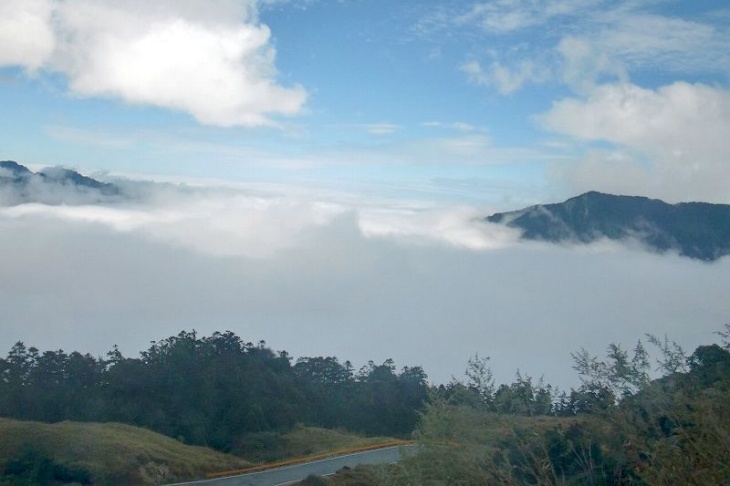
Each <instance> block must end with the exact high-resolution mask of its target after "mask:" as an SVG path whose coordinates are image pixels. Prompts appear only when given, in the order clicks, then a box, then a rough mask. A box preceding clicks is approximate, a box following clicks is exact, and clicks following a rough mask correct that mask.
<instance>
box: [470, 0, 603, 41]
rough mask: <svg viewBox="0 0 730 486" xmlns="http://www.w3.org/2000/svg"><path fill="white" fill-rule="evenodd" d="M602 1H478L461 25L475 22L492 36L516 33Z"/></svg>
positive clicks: (588, 7) (580, 10)
mask: <svg viewBox="0 0 730 486" xmlns="http://www.w3.org/2000/svg"><path fill="white" fill-rule="evenodd" d="M600 3H602V2H601V1H585V0H548V1H543V2H534V1H531V0H492V1H489V2H477V3H476V4H475V5H474V6H473V7H472V8H471V10H470V11H469V12H468V13H466V14H465V15H462V16H460V18H459V21H460V22H477V23H478V24H479V25H480V26H481V27H482V28H483V29H484V30H486V31H488V32H490V33H493V34H509V33H512V32H515V31H519V30H523V29H527V28H530V27H535V26H539V25H543V24H546V23H547V22H549V21H550V20H551V19H553V18H555V17H559V16H569V15H576V14H579V13H581V12H583V11H585V10H590V9H591V8H593V7H594V6H596V5H598V4H600Z"/></svg>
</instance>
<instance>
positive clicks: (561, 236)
mask: <svg viewBox="0 0 730 486" xmlns="http://www.w3.org/2000/svg"><path fill="white" fill-rule="evenodd" d="M486 221H488V222H490V223H497V224H504V225H506V226H509V227H512V228H517V229H521V230H522V239H526V240H539V241H547V242H552V243H559V242H577V243H591V242H593V241H596V240H598V239H601V238H608V239H611V240H625V239H634V240H638V241H640V242H641V243H643V244H645V245H646V246H647V247H649V248H651V249H653V250H655V251H657V252H660V253H664V252H666V251H670V250H674V251H677V252H678V253H679V254H680V255H682V256H685V257H689V258H694V259H698V260H703V261H708V262H710V261H715V260H718V259H720V258H722V257H723V256H726V255H728V254H730V205H727V204H713V203H706V202H682V203H676V204H669V203H666V202H664V201H662V200H660V199H650V198H648V197H644V196H622V195H614V194H606V193H601V192H598V191H589V192H586V193H584V194H581V195H579V196H575V197H572V198H570V199H567V200H566V201H564V202H562V203H553V204H538V205H534V206H530V207H527V208H524V209H521V210H517V211H510V212H505V213H495V214H493V215H491V216H488V217H487V218H486Z"/></svg>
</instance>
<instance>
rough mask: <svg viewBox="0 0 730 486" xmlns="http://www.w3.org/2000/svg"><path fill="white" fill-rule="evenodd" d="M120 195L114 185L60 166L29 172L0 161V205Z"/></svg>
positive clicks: (75, 201) (90, 201) (94, 200)
mask: <svg viewBox="0 0 730 486" xmlns="http://www.w3.org/2000/svg"><path fill="white" fill-rule="evenodd" d="M121 197H123V194H122V191H121V190H120V188H119V187H118V186H116V185H114V184H110V183H106V182H100V181H97V180H96V179H93V178H91V177H86V176H84V175H81V174H79V173H78V172H76V171H74V170H70V169H64V168H61V167H50V168H45V169H43V170H41V171H39V172H33V171H31V170H30V169H28V168H27V167H25V166H23V165H21V164H19V163H17V162H14V161H12V160H5V161H0V206H14V205H17V204H24V203H30V202H35V203H42V204H69V205H73V204H93V203H100V202H111V201H114V200H117V199H120V198H121Z"/></svg>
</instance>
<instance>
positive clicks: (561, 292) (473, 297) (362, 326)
mask: <svg viewBox="0 0 730 486" xmlns="http://www.w3.org/2000/svg"><path fill="white" fill-rule="evenodd" d="M148 190H149V191H150V193H149V194H148V198H147V200H146V202H144V203H137V204H136V205H134V206H132V205H128V206H126V207H119V206H114V207H98V206H82V207H75V208H73V207H62V206H55V207H51V206H43V205H23V206H17V207H14V208H5V209H2V210H0V251H1V252H2V254H3V258H2V259H1V260H0V275H2V276H3V278H2V279H0V295H2V298H3V322H4V324H3V333H2V335H1V336H0V349H5V350H8V349H9V348H10V346H12V344H13V343H14V342H15V341H16V340H23V341H25V342H26V344H28V345H35V346H37V347H40V348H41V349H58V348H63V349H65V350H67V351H70V350H81V351H90V352H92V353H99V354H103V353H105V352H106V351H108V350H109V349H110V348H111V347H112V345H113V344H118V345H119V346H120V347H121V350H122V351H123V352H124V353H125V354H127V355H132V356H133V355H135V354H136V352H137V351H139V350H142V349H145V348H146V347H147V346H148V345H149V341H151V340H157V339H161V338H164V337H167V336H170V335H173V334H176V333H177V332H178V331H180V330H181V329H193V328H195V329H196V330H197V331H198V332H200V333H204V334H207V333H211V332H213V331H215V330H225V329H230V330H232V331H234V332H236V333H238V334H239V335H241V336H242V337H243V338H244V339H246V340H251V341H254V342H255V341H258V340H260V339H265V340H266V341H267V342H268V343H269V344H270V345H271V346H273V347H274V348H275V349H285V350H287V351H289V352H290V353H292V354H293V355H294V356H318V355H322V356H329V355H336V356H338V357H340V358H341V359H350V360H352V361H353V362H354V363H355V365H356V366H359V365H361V364H364V363H365V362H366V361H367V360H369V359H373V360H375V361H376V362H379V361H383V360H385V359H387V358H393V359H395V360H396V363H397V364H398V365H399V366H401V365H422V366H424V367H425V369H426V371H427V372H428V373H429V375H430V377H431V379H432V380H433V381H434V382H435V383H440V382H445V381H448V380H449V379H450V377H451V376H452V375H460V374H461V372H462V371H463V369H464V366H465V362H466V360H467V359H468V357H469V356H471V355H473V354H474V353H475V352H479V354H480V355H484V356H486V355H489V356H491V357H492V364H493V366H494V369H495V373H496V375H497V379H498V380H501V381H511V380H512V378H513V376H514V371H515V369H516V368H518V367H519V368H520V369H521V370H522V371H523V372H526V373H529V374H531V375H534V376H540V375H543V374H544V375H545V377H546V379H547V380H548V381H549V382H553V383H558V384H560V385H563V386H566V385H571V384H573V385H574V384H576V382H577V379H576V377H575V376H574V372H573V371H572V369H571V368H570V365H571V362H570V352H572V351H575V350H576V349H577V348H579V347H581V346H584V347H586V348H587V349H588V350H590V351H591V352H593V353H596V354H600V353H602V352H603V351H604V350H605V347H606V346H607V344H608V343H609V342H612V341H622V342H624V343H626V344H631V342H632V341H634V340H635V339H637V338H639V337H641V335H642V333H643V332H652V333H655V334H658V335H662V334H663V333H665V332H666V333H668V334H669V336H670V337H671V338H674V339H677V340H678V341H679V342H681V343H682V344H683V345H685V346H687V347H688V348H689V349H692V347H693V346H696V345H697V344H699V343H702V342H707V341H710V340H712V334H711V333H712V331H714V330H716V329H718V328H719V327H721V326H722V323H723V322H725V320H726V319H727V315H728V311H730V307H729V306H728V303H727V299H726V298H725V297H726V295H727V293H728V291H730V272H729V271H728V268H727V267H728V264H729V263H730V261H728V260H727V259H724V260H720V261H719V262H716V263H714V264H712V265H708V264H704V263H701V262H696V261H692V260H688V259H681V258H678V257H676V256H672V255H665V256H659V255H653V254H648V253H644V252H641V251H638V250H632V249H626V248H623V247H619V246H612V247H610V248H609V247H606V248H601V249H600V251H599V250H595V251H578V250H577V249H575V248H560V247H549V246H544V245H537V244H520V245H515V244H512V243H508V242H510V241H512V240H511V238H512V236H511V235H507V234H499V233H494V232H493V228H491V225H485V224H483V223H481V222H479V221H477V220H475V219H473V216H476V215H479V214H481V212H480V211H475V210H473V209H470V208H463V207H460V208H448V207H437V206H433V205H431V206H428V205H418V204H413V203H405V202H400V201H389V202H386V201H382V200H381V201H379V202H377V203H374V202H373V201H367V200H362V199H361V200H359V202H358V203H357V204H354V202H353V201H352V200H349V199H347V198H342V197H337V198H332V199H324V200H323V198H321V197H319V194H317V193H310V194H309V195H308V197H305V195H303V194H299V195H297V196H296V197H293V198H292V197H290V196H289V195H288V194H287V193H288V191H286V190H282V191H279V192H271V193H268V194H264V193H262V191H260V190H258V191H253V190H244V191H240V190H237V191H232V190H228V189H227V190H219V189H213V188H196V189H192V188H189V187H187V188H185V187H180V188H178V187H173V186H164V185H154V186H151V187H150V188H148ZM484 212H485V213H487V211H486V210H485V211H484ZM489 241H492V242H494V243H495V244H489V245H485V242H489ZM565 336H571V339H565Z"/></svg>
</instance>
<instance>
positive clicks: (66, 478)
mask: <svg viewBox="0 0 730 486" xmlns="http://www.w3.org/2000/svg"><path fill="white" fill-rule="evenodd" d="M0 472H1V473H2V477H1V478H0V485H2V486H21V485H23V486H25V485H27V486H31V485H43V486H45V485H56V484H92V481H91V474H89V472H88V471H86V470H84V469H79V468H70V467H67V466H64V465H62V464H56V463H55V462H53V460H51V459H50V458H49V457H47V456H46V455H45V454H44V453H43V452H41V451H38V450H35V449H27V450H25V451H23V452H21V453H20V454H19V455H18V456H17V457H13V458H10V459H8V460H7V461H6V462H5V464H4V466H3V467H2V468H0Z"/></svg>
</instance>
